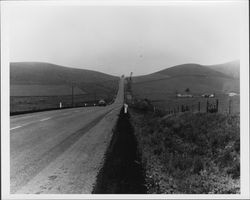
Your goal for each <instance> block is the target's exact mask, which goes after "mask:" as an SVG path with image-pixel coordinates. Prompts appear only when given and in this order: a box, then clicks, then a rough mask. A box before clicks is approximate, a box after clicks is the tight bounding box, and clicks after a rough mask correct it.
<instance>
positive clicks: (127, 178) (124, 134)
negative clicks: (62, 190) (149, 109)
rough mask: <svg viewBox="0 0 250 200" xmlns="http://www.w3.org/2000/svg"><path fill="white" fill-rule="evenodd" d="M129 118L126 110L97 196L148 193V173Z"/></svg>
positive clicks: (118, 127)
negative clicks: (146, 173) (142, 162)
mask: <svg viewBox="0 0 250 200" xmlns="http://www.w3.org/2000/svg"><path fill="white" fill-rule="evenodd" d="M129 118H130V117H129V113H127V114H124V112H123V109H122V110H121V112H120V115H119V119H118V122H117V125H116V128H115V131H114V134H113V137H112V140H111V142H110V145H109V147H108V149H107V151H106V154H105V161H104V165H103V167H102V169H101V170H100V171H99V174H98V176H97V181H96V185H95V186H94V189H93V192H92V193H93V194H145V193H146V187H145V179H144V177H145V175H144V170H143V168H142V165H141V163H140V160H141V159H140V156H139V154H138V151H137V141H136V138H135V135H134V130H133V127H132V125H131V123H130V121H129Z"/></svg>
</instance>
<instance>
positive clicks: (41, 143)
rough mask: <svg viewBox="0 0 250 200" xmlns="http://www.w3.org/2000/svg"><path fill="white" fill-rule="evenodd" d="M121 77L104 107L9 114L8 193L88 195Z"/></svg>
mask: <svg viewBox="0 0 250 200" xmlns="http://www.w3.org/2000/svg"><path fill="white" fill-rule="evenodd" d="M123 99H124V80H123V79H121V81H120V85H119V91H118V93H117V97H116V100H115V102H114V103H113V104H112V105H108V106H105V107H86V108H73V109H65V110H55V111H47V112H40V113H33V114H25V115H18V116H13V117H11V118H10V192H11V193H12V194H13V193H18V194H23V193H24V194H26V193H31V194H40V193H44V194H51V193H52V194H82V193H91V192H92V189H93V186H94V184H95V181H96V176H97V173H98V171H99V169H100V168H101V166H102V164H103V159H104V153H105V150H106V148H107V146H108V144H109V142H110V139H111V136H112V129H113V128H114V126H115V124H116V121H117V118H118V114H119V112H120V109H121V107H122V105H123Z"/></svg>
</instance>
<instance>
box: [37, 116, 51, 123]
mask: <svg viewBox="0 0 250 200" xmlns="http://www.w3.org/2000/svg"><path fill="white" fill-rule="evenodd" d="M49 119H51V117H47V118H44V119H41V120H40V122H43V121H46V120H49Z"/></svg>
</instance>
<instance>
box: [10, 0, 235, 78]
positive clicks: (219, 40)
mask: <svg viewBox="0 0 250 200" xmlns="http://www.w3.org/2000/svg"><path fill="white" fill-rule="evenodd" d="M239 56H240V9H239V7H237V6H236V5H234V4H232V3H224V4H209V5H205V4H204V5H196V4H190V5H186V6H184V5H182V4H180V5H178V6H174V5H171V6H170V5H169V6H98V7H97V6H41V5H39V6H34V5H33V6H16V7H12V9H11V12H10V59H11V61H12V62H18V61H40V62H49V63H54V64H59V65H64V66H69V67H77V68H84V69H91V70H97V71H101V72H105V73H110V74H114V75H121V74H123V73H125V74H126V75H128V74H129V73H130V71H133V72H134V74H135V75H139V74H147V73H151V72H155V71H158V70H161V69H164V68H166V67H171V66H174V65H177V64H183V63H190V62H192V63H199V64H218V63H223V62H227V61H231V60H235V59H238V58H239Z"/></svg>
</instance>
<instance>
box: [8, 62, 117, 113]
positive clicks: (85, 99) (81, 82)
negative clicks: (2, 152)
mask: <svg viewBox="0 0 250 200" xmlns="http://www.w3.org/2000/svg"><path fill="white" fill-rule="evenodd" d="M118 82H119V77H115V76H111V75H108V74H104V73H100V72H96V71H91V70H84V69H75V68H69V67H63V66H59V65H54V64H49V63H40V62H17V63H10V112H11V114H18V113H23V112H30V111H38V110H46V109H54V108H58V107H59V104H60V103H62V106H63V107H71V106H84V105H85V103H87V104H88V105H93V104H96V103H97V102H98V100H100V99H105V100H106V101H107V102H110V101H112V99H113V98H114V96H115V95H116V93H117V90H118ZM72 86H73V94H74V97H73V98H72Z"/></svg>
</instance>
